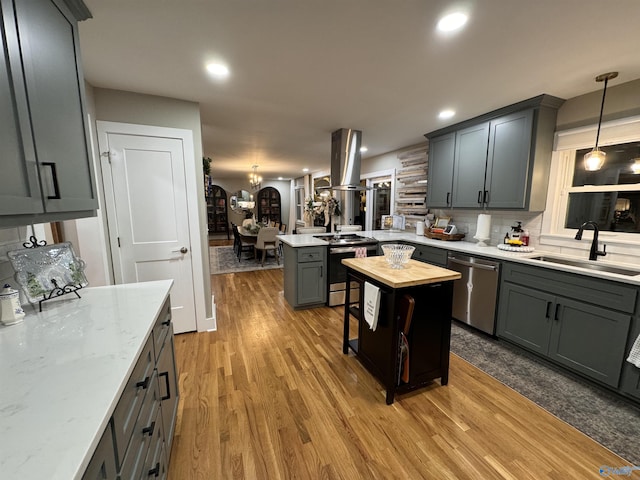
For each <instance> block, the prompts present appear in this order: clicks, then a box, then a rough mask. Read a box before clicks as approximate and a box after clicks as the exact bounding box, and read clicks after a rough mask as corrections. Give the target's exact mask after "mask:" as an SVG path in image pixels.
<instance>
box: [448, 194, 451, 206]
mask: <svg viewBox="0 0 640 480" xmlns="http://www.w3.org/2000/svg"><path fill="white" fill-rule="evenodd" d="M450 196H451V192H447V206H448V205H449V197H450Z"/></svg>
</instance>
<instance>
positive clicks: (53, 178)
mask: <svg viewBox="0 0 640 480" xmlns="http://www.w3.org/2000/svg"><path fill="white" fill-rule="evenodd" d="M40 165H42V166H43V167H49V168H50V169H51V186H52V187H53V195H47V198H48V199H50V200H57V199H59V198H60V188H59V186H58V173H57V171H56V164H55V163H54V162H41V163H40Z"/></svg>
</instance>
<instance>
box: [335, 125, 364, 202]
mask: <svg viewBox="0 0 640 480" xmlns="http://www.w3.org/2000/svg"><path fill="white" fill-rule="evenodd" d="M361 144H362V132H361V131H360V130H353V129H351V128H341V129H340V130H336V131H335V132H333V133H332V134H331V187H330V188H331V189H332V190H341V191H361V190H366V188H365V187H362V186H360V160H361V157H360V145H361Z"/></svg>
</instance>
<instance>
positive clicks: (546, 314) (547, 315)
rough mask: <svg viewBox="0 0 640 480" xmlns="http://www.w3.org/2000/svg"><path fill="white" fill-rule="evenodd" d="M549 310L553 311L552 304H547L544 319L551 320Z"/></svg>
mask: <svg viewBox="0 0 640 480" xmlns="http://www.w3.org/2000/svg"><path fill="white" fill-rule="evenodd" d="M549 310H551V302H547V310H546V311H545V313H544V318H549Z"/></svg>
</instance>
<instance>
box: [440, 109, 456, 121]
mask: <svg viewBox="0 0 640 480" xmlns="http://www.w3.org/2000/svg"><path fill="white" fill-rule="evenodd" d="M455 114H456V112H455V111H453V110H442V111H441V112H440V113H439V114H438V118H441V119H442V120H446V119H447V118H451V117H453V116H454V115H455Z"/></svg>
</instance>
